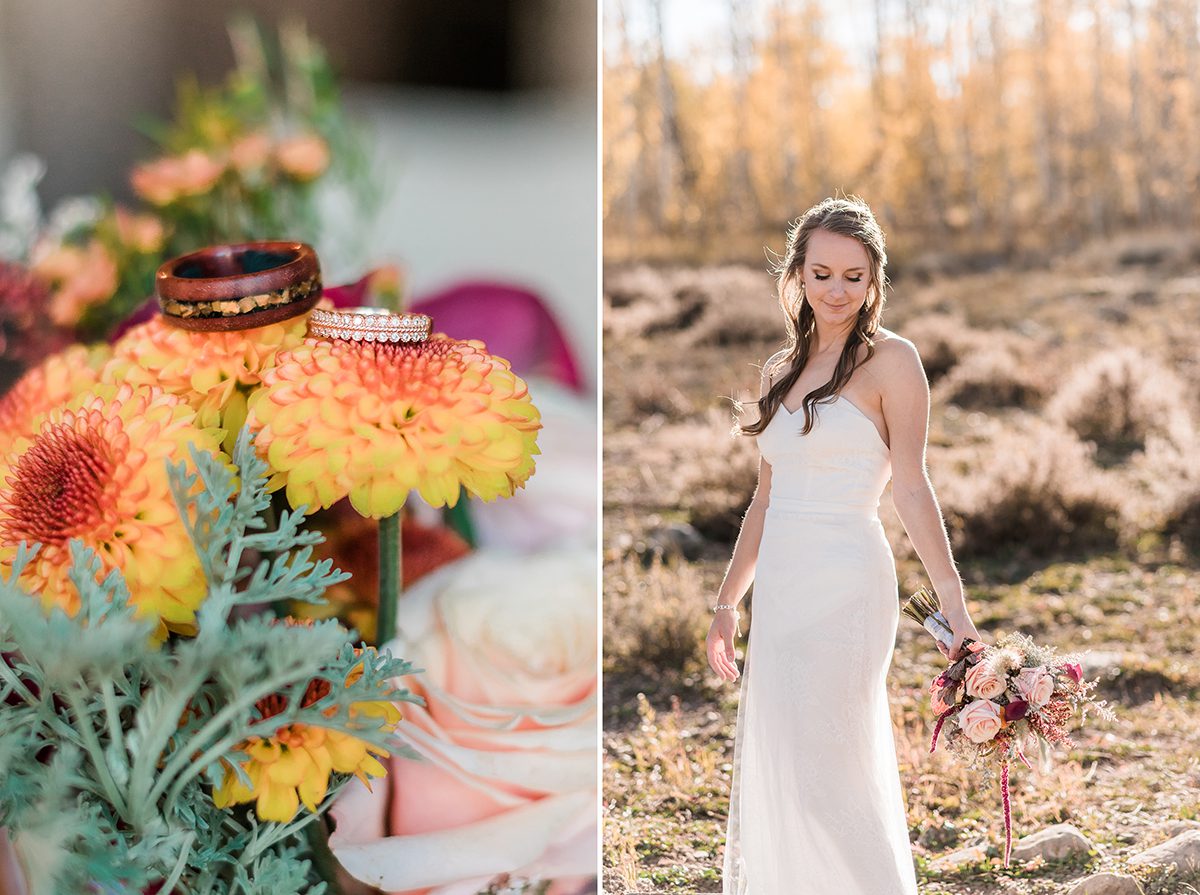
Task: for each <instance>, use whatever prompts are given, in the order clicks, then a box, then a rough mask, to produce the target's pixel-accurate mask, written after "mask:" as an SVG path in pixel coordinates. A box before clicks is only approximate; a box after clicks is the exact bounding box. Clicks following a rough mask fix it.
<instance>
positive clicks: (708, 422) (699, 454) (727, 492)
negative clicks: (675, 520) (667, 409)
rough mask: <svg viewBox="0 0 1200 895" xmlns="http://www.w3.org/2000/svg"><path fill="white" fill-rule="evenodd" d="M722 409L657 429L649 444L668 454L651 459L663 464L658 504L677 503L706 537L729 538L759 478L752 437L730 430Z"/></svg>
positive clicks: (730, 540) (721, 540)
mask: <svg viewBox="0 0 1200 895" xmlns="http://www.w3.org/2000/svg"><path fill="white" fill-rule="evenodd" d="M732 425H733V422H732V419H731V418H730V416H729V414H728V413H727V412H722V411H720V410H716V409H713V410H710V411H709V412H708V413H707V414H706V415H705V416H703V417H701V418H699V419H694V420H689V421H687V422H684V423H679V424H675V425H670V426H664V427H663V428H662V429H660V430H659V431H658V433H656V435H655V438H654V449H655V450H658V451H662V452H665V453H666V454H667V455H668V456H666V457H664V458H663V462H659V463H657V464H655V467H656V469H662V470H667V471H668V475H669V478H668V479H667V481H666V483H665V484H666V486H667V492H668V493H667V494H665V495H664V498H665V499H664V501H663V503H662V505H663V506H668V507H676V508H678V509H680V510H683V512H684V513H685V514H686V515H687V517H688V521H690V522H691V524H692V525H693V526H694V527H695V528H696V530H697V531H699V532H700V534H701V535H703V536H704V537H705V538H707V539H708V540H711V541H716V542H719V543H722V544H732V543H733V542H734V540H736V538H737V534H738V531H739V530H740V528H741V525H742V517H743V515H744V514H745V512H746V508H747V507H748V506H749V505H750V499H751V498H752V497H753V496H754V488H755V485H756V484H757V482H758V459H759V455H758V447H757V445H756V444H755V442H754V439H752V438H745V437H742V436H734V435H731V434H730V430H731V428H732Z"/></svg>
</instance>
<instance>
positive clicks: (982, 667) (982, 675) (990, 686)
mask: <svg viewBox="0 0 1200 895" xmlns="http://www.w3.org/2000/svg"><path fill="white" fill-rule="evenodd" d="M966 684H967V695H968V696H976V697H978V698H980V699H995V698H996V697H997V696H999V695H1000V694H1001V693H1003V692H1004V678H1003V677H1001V676H1000V675H998V674H997V673H996V672H995V671H994V670H992V667H991V666H990V665H989V664H988V663H987V662H980V663H979V664H978V665H973V666H972V667H971V670H970V671H968V672H967V677H966Z"/></svg>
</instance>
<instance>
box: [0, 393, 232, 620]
mask: <svg viewBox="0 0 1200 895" xmlns="http://www.w3.org/2000/svg"><path fill="white" fill-rule="evenodd" d="M72 405H73V406H67V407H59V408H56V409H54V410H51V411H50V412H49V413H47V414H45V415H44V416H43V418H42V423H41V425H40V427H39V429H38V431H37V432H36V433H35V434H34V435H33V436H32V437H29V436H22V437H19V438H17V439H16V442H15V444H14V445H13V446H12V447H11V448H10V450H9V451H8V453H7V456H6V458H5V462H6V463H7V465H8V467H9V469H10V472H9V474H8V477H7V480H6V481H5V482H3V483H0V568H8V567H10V566H11V564H12V561H13V559H14V558H15V556H16V552H17V547H18V545H19V544H20V542H21V541H22V540H24V541H28V542H30V543H33V542H40V543H41V545H42V547H41V550H40V551H38V554H37V556H36V557H34V559H33V561H32V562H30V563H29V565H28V566H26V567H25V570H24V572H23V573H22V575H21V583H22V584H23V585H24V586H25V587H27V588H28V589H29V590H30V591H31V592H33V593H35V594H38V595H40V597H41V600H42V602H43V604H44V605H45V606H46V607H47V608H49V607H51V606H55V605H57V606H60V607H62V608H63V609H64V610H65V611H66V612H68V613H70V614H72V615H73V614H75V613H76V612H78V611H79V595H78V594H77V593H76V591H75V588H74V586H72V585H71V584H70V582H69V580H68V578H67V570H68V569H69V567H70V563H71V556H70V548H69V542H70V540H71V539H73V538H78V539H80V540H81V541H83V543H84V545H85V546H88V547H91V548H92V549H93V550H95V551H96V553H97V555H98V556H99V558H100V561H101V563H102V566H103V570H102V573H101V574H107V573H108V571H110V570H111V569H120V570H121V572H122V574H123V575H124V577H125V580H126V582H127V583H128V585H129V592H130V599H131V603H132V604H133V605H134V606H135V607H136V608H137V611H138V613H139V614H140V615H141V616H142V617H153V618H156V619H158V621H159V632H158V634H159V637H160V638H161V637H165V636H166V632H167V630H168V629H170V630H173V631H179V632H181V633H191V632H193V631H194V626H195V616H196V608H197V607H198V606H199V605H200V603H201V601H202V600H203V599H204V595H205V580H204V575H203V572H202V571H201V568H200V561H199V559H198V558H197V557H196V553H195V550H194V549H193V548H192V544H191V541H190V540H189V538H188V533H187V530H186V529H185V528H184V525H183V523H182V521H181V520H180V519H179V516H178V513H177V511H176V509H175V505H174V503H173V502H172V499H171V492H170V488H169V485H168V479H167V470H166V461H167V459H168V458H169V459H172V460H179V459H186V458H188V457H189V456H190V454H189V451H188V447H189V445H195V446H196V447H197V448H199V449H200V450H205V451H209V452H211V453H213V454H219V453H220V439H221V436H222V435H223V434H224V433H223V432H221V431H220V430H219V429H204V428H201V427H199V426H198V425H197V424H196V412H195V411H194V410H192V408H191V407H189V406H188V405H187V403H186V402H184V401H183V400H182V399H180V398H177V397H175V396H174V395H168V394H166V393H165V392H163V391H162V390H160V389H151V388H135V387H133V386H129V385H124V386H120V387H117V386H112V385H104V384H100V385H97V386H96V387H95V391H94V392H90V393H86V394H84V395H81V396H79V397H78V398H76V399H75V400H74V401H73V402H72Z"/></svg>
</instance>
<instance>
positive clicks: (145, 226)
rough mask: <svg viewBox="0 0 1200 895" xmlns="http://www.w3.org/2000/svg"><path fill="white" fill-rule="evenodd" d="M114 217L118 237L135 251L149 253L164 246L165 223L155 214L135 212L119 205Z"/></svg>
mask: <svg viewBox="0 0 1200 895" xmlns="http://www.w3.org/2000/svg"><path fill="white" fill-rule="evenodd" d="M114 218H115V220H116V225H117V238H118V239H119V240H121V242H122V243H123V244H125V245H127V246H129V248H131V249H133V250H134V251H135V252H139V253H141V254H143V255H148V254H150V253H151V252H157V251H158V250H159V249H161V248H162V247H163V239H164V237H165V233H164V231H163V224H162V221H160V220H159V219H158V218H156V217H155V216H154V215H152V214H135V213H134V212H132V211H129V210H128V209H127V208H121V207H120V206H118V207H117V210H116V214H115V215H114Z"/></svg>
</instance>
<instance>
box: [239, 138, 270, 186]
mask: <svg viewBox="0 0 1200 895" xmlns="http://www.w3.org/2000/svg"><path fill="white" fill-rule="evenodd" d="M270 158H271V138H270V137H269V136H267V135H266V134H265V133H263V132H262V131H254V132H253V133H249V134H246V135H245V136H243V137H239V138H238V139H237V140H236V141H234V144H233V146H231V147H230V148H229V163H230V164H231V165H233V167H234V169H235V170H236V171H237V172H238V173H239V174H241V175H242V176H246V175H248V174H254V173H255V172H258V171H261V170H262V169H263V168H265V167H266V165H267V162H268V161H269V160H270Z"/></svg>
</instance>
